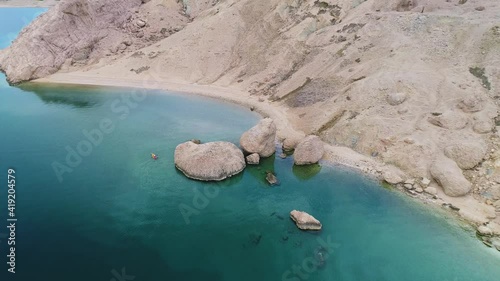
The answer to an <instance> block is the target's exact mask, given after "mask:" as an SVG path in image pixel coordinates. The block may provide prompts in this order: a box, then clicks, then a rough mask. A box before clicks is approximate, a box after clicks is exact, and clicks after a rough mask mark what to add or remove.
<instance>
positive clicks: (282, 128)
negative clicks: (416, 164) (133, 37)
mask: <svg viewBox="0 0 500 281" xmlns="http://www.w3.org/2000/svg"><path fill="white" fill-rule="evenodd" d="M28 83H35V84H37V83H38V84H67V85H84V86H105V87H127V88H135V89H149V90H164V91H171V92H176V93H182V94H189V95H197V96H203V97H208V98H214V99H217V100H219V101H223V102H224V101H225V102H231V103H234V104H238V105H240V106H243V107H247V108H249V110H252V111H255V112H257V113H258V114H260V115H261V116H262V117H270V118H272V119H273V120H274V121H275V123H276V125H277V129H278V130H277V138H278V141H279V142H280V143H282V142H283V141H284V140H285V139H287V138H293V139H301V138H303V137H305V133H303V132H301V131H299V130H297V129H295V127H294V125H293V122H292V120H291V118H289V116H288V114H287V112H286V108H284V107H283V106H280V104H279V102H271V101H267V100H266V101H262V100H258V99H257V98H256V97H253V96H252V95H251V94H249V93H246V92H242V91H240V90H238V89H234V88H227V87H219V86H213V85H199V84H190V83H185V82H182V81H168V80H165V79H162V78H159V77H142V78H138V79H120V78H118V77H112V76H107V77H106V76H104V75H102V76H95V75H91V74H90V75H89V74H87V73H84V72H76V73H75V72H73V73H56V74H53V75H51V76H49V77H46V78H41V79H37V80H34V81H32V82H28ZM323 143H324V144H325V152H326V153H325V155H324V157H323V162H324V163H325V164H327V165H340V166H344V167H347V168H348V169H352V170H355V171H357V172H359V173H360V174H362V175H363V176H367V177H371V178H373V179H376V180H378V181H380V182H383V180H384V173H386V172H393V173H397V174H404V173H403V172H402V171H401V170H399V169H398V168H396V167H394V166H392V165H387V164H385V163H381V162H377V161H375V160H374V159H371V158H369V157H367V156H365V155H362V154H359V153H357V152H355V151H354V150H352V149H350V148H347V147H338V146H333V145H330V144H328V143H325V142H323ZM393 186H394V188H395V189H396V185H393ZM399 190H400V191H402V193H404V194H406V195H408V196H409V197H412V198H417V199H418V200H416V201H420V202H421V203H422V204H426V205H428V206H433V207H432V208H438V209H443V206H445V207H446V206H450V205H453V206H458V208H459V209H460V212H458V211H456V210H453V209H451V208H447V210H446V211H447V213H449V214H450V215H452V216H453V217H455V218H457V219H458V220H461V221H463V222H466V223H468V224H470V225H471V226H473V227H479V226H481V225H482V224H483V223H482V222H483V221H485V220H486V221H489V220H490V218H491V212H489V211H488V208H487V205H485V204H484V203H482V202H479V201H478V200H475V199H474V198H473V197H472V196H470V195H469V196H466V197H449V196H447V195H445V194H444V192H443V191H442V190H439V191H438V194H437V195H435V196H434V197H430V196H428V195H426V194H424V193H417V194H410V193H407V192H404V189H401V188H399ZM488 226H489V227H490V228H491V229H492V230H493V232H494V233H495V234H496V235H500V224H498V223H496V222H494V221H493V220H491V221H490V223H489V225H488Z"/></svg>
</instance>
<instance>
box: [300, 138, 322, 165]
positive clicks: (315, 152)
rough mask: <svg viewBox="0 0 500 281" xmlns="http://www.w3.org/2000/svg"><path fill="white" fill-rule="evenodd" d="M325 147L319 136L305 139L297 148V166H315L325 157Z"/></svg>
mask: <svg viewBox="0 0 500 281" xmlns="http://www.w3.org/2000/svg"><path fill="white" fill-rule="evenodd" d="M324 153H325V147H324V145H323V142H322V141H321V139H320V138H319V137H318V136H313V135H310V136H307V137H305V138H304V139H303V140H302V141H301V142H300V143H299V144H298V145H297V147H296V148H295V152H294V154H293V157H294V162H295V165H308V164H315V163H318V161H319V160H320V159H321V158H322V157H323V154H324Z"/></svg>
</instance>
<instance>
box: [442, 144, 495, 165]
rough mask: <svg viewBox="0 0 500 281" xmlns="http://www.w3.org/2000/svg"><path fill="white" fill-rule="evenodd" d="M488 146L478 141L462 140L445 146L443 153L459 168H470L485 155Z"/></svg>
mask: <svg viewBox="0 0 500 281" xmlns="http://www.w3.org/2000/svg"><path fill="white" fill-rule="evenodd" d="M487 149H488V146H487V145H486V143H484V142H482V141H480V142H462V143H460V144H454V145H450V146H447V147H446V148H445V149H444V154H445V155H446V156H447V157H448V158H450V159H453V160H454V161H455V162H456V163H457V164H458V166H459V167H460V168H462V169H472V168H474V167H475V166H476V165H477V164H479V163H480V162H481V161H482V160H483V158H484V157H485V156H486V152H487Z"/></svg>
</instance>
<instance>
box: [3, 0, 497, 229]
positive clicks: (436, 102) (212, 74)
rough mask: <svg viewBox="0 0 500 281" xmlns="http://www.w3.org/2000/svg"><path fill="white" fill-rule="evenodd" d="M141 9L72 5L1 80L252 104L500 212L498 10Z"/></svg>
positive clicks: (411, 4)
mask: <svg viewBox="0 0 500 281" xmlns="http://www.w3.org/2000/svg"><path fill="white" fill-rule="evenodd" d="M142 2H146V3H142ZM142 2H141V1H140V0H113V1H95V2H91V4H89V3H87V1H81V0H67V1H66V2H64V4H61V5H59V6H57V7H55V8H53V9H51V10H50V11H49V12H48V13H47V14H45V15H43V16H42V17H40V18H39V19H38V20H36V21H35V22H34V23H33V24H32V25H31V26H30V27H28V28H27V29H26V30H25V31H24V32H23V33H22V34H21V35H20V37H19V38H18V39H17V40H16V41H15V42H14V44H13V46H12V47H11V48H10V49H7V50H5V51H2V52H1V53H0V68H1V69H3V70H4V71H5V72H6V73H7V75H8V77H9V80H10V81H11V82H20V81H23V80H30V79H33V78H39V77H43V76H46V75H49V74H51V73H53V72H56V71H65V72H67V71H77V72H80V73H82V72H85V73H86V74H87V75H100V76H106V77H110V78H112V77H120V78H122V79H127V78H130V79H137V77H142V76H145V75H151V74H152V75H154V76H155V77H158V79H162V80H164V81H172V82H176V83H197V84H203V85H205V84H206V85H217V86H221V87H225V88H230V89H235V90H238V91H244V92H248V93H249V94H251V96H253V97H255V99H258V100H260V101H262V102H271V103H272V104H274V105H275V106H277V107H282V108H285V109H286V111H287V114H288V118H289V119H290V120H291V121H292V123H293V124H294V125H295V126H296V127H297V129H299V130H301V131H303V132H304V133H306V134H317V135H319V136H321V138H322V139H323V140H324V141H326V142H328V143H330V144H332V145H338V146H345V147H349V148H351V149H353V150H355V151H357V152H359V153H362V154H364V155H366V156H369V157H372V158H373V159H376V160H378V161H381V162H384V163H388V164H390V165H394V166H396V167H398V168H400V169H401V170H402V171H404V172H405V173H406V175H407V176H408V177H412V178H422V177H425V178H429V179H433V180H434V181H435V183H436V184H439V185H440V186H441V188H443V190H444V192H445V193H446V194H447V195H449V196H462V195H465V194H468V193H470V192H472V196H473V197H474V198H476V199H478V200H480V201H482V202H485V203H486V204H488V205H496V208H497V211H499V210H500V201H499V199H500V151H499V150H498V147H499V146H498V145H499V143H500V140H499V135H498V133H497V131H496V125H498V121H500V119H499V117H498V102H499V101H500V100H499V99H500V18H499V15H500V3H498V1H497V0H468V1H467V0H367V1H363V0H358V1H356V0H325V1H319V0H285V1H283V0H241V1H235V0H221V1H194V0H191V1H179V2H177V1H174V0H152V1H142ZM194 3H196V4H194ZM63 27H64V28H63ZM34 50H37V51H36V52H35V51H34ZM404 179H405V176H402V177H401V178H399V177H398V176H396V177H395V178H391V179H388V180H389V181H394V182H395V183H396V182H398V181H401V180H404ZM491 208H492V209H493V208H494V207H491ZM492 213H493V215H491V216H490V219H495V217H496V216H495V214H494V209H493V212H492ZM496 220H497V221H499V219H498V218H496Z"/></svg>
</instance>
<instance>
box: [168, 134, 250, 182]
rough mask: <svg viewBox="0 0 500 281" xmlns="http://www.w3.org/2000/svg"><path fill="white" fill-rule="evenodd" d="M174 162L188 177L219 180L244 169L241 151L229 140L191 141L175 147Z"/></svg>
mask: <svg viewBox="0 0 500 281" xmlns="http://www.w3.org/2000/svg"><path fill="white" fill-rule="evenodd" d="M174 162H175V166H176V167H177V169H179V170H181V171H182V172H183V173H184V174H185V175H186V176H187V177H188V178H192V179H195V180H202V181H221V180H223V179H226V178H229V177H231V176H234V175H236V174H238V173H240V172H241V171H243V169H245V166H246V165H245V158H244V156H243V152H241V150H240V149H239V148H238V147H237V146H236V145H234V144H232V143H230V142H224V141H217V142H207V143H203V144H196V143H194V142H192V141H188V142H184V143H181V144H179V145H178V146H177V147H176V148H175V153H174Z"/></svg>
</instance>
